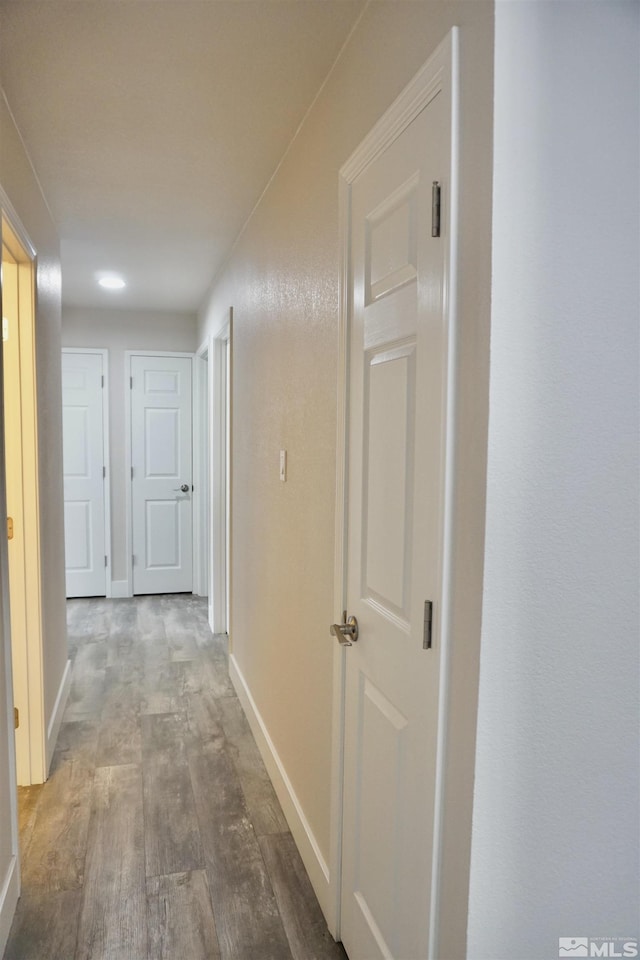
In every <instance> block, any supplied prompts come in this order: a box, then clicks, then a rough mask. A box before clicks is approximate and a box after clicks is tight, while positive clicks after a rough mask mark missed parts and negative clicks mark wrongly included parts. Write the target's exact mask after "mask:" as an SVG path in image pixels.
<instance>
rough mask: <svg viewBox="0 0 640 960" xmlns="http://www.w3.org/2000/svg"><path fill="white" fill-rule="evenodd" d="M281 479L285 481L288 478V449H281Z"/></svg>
mask: <svg viewBox="0 0 640 960" xmlns="http://www.w3.org/2000/svg"><path fill="white" fill-rule="evenodd" d="M280 479H281V480H282V482H283V483H284V482H285V481H286V479H287V451H286V450H281V451H280Z"/></svg>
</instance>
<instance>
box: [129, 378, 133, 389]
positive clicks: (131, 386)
mask: <svg viewBox="0 0 640 960" xmlns="http://www.w3.org/2000/svg"><path fill="white" fill-rule="evenodd" d="M129 390H133V377H129Z"/></svg>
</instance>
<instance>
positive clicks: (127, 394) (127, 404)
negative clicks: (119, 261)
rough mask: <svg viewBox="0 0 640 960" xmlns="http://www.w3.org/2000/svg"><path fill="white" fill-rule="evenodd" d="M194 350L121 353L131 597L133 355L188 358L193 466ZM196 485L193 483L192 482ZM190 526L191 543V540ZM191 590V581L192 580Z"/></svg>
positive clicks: (129, 589)
mask: <svg viewBox="0 0 640 960" xmlns="http://www.w3.org/2000/svg"><path fill="white" fill-rule="evenodd" d="M195 356H196V355H195V353H187V352H184V351H180V350H125V352H124V437H125V479H126V483H125V522H126V530H125V549H126V554H127V596H128V597H132V596H133V563H132V561H131V557H132V551H133V509H132V505H131V386H130V384H131V359H132V357H187V358H189V359H190V360H191V373H192V376H191V414H192V416H191V464H192V469H193V447H194V440H195V439H196V435H195V433H194V420H193V413H194V411H195V408H196V404H197V397H196V394H195V392H194V383H195V377H194V376H193V367H194V360H195ZM194 486H195V484H194ZM191 518H192V525H193V527H195V523H196V511H195V509H194V506H193V505H192V509H191ZM193 536H194V533H193V529H192V543H193ZM192 592H193V583H192Z"/></svg>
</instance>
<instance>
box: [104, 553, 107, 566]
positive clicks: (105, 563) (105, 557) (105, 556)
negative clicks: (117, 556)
mask: <svg viewBox="0 0 640 960" xmlns="http://www.w3.org/2000/svg"><path fill="white" fill-rule="evenodd" d="M104 565H105V567H106V566H107V555H106V553H105V555H104Z"/></svg>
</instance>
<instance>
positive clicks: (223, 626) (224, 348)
mask: <svg viewBox="0 0 640 960" xmlns="http://www.w3.org/2000/svg"><path fill="white" fill-rule="evenodd" d="M232 329H233V308H230V309H229V315H228V318H227V320H226V321H225V323H223V325H222V327H221V328H220V330H219V331H218V333H217V334H216V335H215V336H214V337H213V339H212V341H211V358H212V362H211V363H210V365H209V366H210V385H211V398H210V408H209V409H210V421H211V451H210V476H211V502H212V511H211V514H212V516H211V526H210V536H211V551H210V557H211V560H210V563H211V571H212V575H211V589H212V596H213V604H212V610H211V620H210V626H211V629H212V631H213V633H230V632H231V631H230V618H231V610H230V596H231V386H232V384H231V375H232V374H231V371H232V346H231V344H232Z"/></svg>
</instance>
